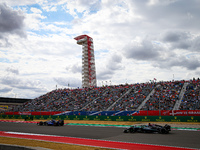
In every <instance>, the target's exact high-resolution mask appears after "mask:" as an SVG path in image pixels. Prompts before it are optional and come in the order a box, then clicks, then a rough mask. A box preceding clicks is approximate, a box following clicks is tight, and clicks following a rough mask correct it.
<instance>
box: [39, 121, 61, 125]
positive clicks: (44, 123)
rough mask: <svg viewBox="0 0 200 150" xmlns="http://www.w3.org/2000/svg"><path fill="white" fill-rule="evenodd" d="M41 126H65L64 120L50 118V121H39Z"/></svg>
mask: <svg viewBox="0 0 200 150" xmlns="http://www.w3.org/2000/svg"><path fill="white" fill-rule="evenodd" d="M37 125H39V126H43V125H44V126H63V125H64V120H58V121H56V120H49V121H44V122H43V121H40V122H38V123H37Z"/></svg>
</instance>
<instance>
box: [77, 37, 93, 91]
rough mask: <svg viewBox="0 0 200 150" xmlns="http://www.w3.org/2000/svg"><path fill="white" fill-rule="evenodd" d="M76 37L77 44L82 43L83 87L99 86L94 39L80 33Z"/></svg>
mask: <svg viewBox="0 0 200 150" xmlns="http://www.w3.org/2000/svg"><path fill="white" fill-rule="evenodd" d="M74 39H75V40H77V44H79V45H82V87H83V88H85V87H94V86H97V81H96V69H95V59H94V48H93V39H92V38H91V37H89V36H88V35H80V36H77V37H75V38H74Z"/></svg>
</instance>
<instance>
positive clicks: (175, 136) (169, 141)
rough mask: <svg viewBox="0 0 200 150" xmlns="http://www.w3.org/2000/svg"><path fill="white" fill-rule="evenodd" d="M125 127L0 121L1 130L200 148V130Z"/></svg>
mask: <svg viewBox="0 0 200 150" xmlns="http://www.w3.org/2000/svg"><path fill="white" fill-rule="evenodd" d="M123 130H124V128H118V127H91V126H71V125H65V126H62V127H54V126H37V125H36V124H27V123H11V122H0V131H12V132H23V133H37V134H48V135H59V136H68V137H79V138H89V139H101V140H111V141H122V142H131V143H142V144H153V145H165V146H176V147H187V148H196V149H200V131H185V130H181V131H179V130H172V131H171V132H170V133H169V134H158V133H133V134H131V133H123Z"/></svg>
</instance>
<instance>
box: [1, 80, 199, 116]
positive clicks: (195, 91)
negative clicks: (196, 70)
mask: <svg viewBox="0 0 200 150" xmlns="http://www.w3.org/2000/svg"><path fill="white" fill-rule="evenodd" d="M199 93H200V80H199V78H198V79H197V80H195V79H193V80H189V81H184V80H182V81H164V82H157V83H156V82H152V83H141V84H125V85H113V86H105V87H93V88H83V89H66V88H65V89H56V90H53V91H51V92H49V93H46V94H44V95H42V96H40V97H37V98H35V99H33V100H26V101H24V100H21V101H20V102H21V103H20V104H21V105H18V106H16V105H15V106H13V107H12V108H10V111H14V112H28V111H29V112H32V111H36V112H37V111H60V112H65V111H87V112H89V111H98V112H100V111H141V110H144V111H145V110H146V111H150V110H200V95H199ZM2 100H3V99H2ZM11 100H13V99H11ZM11 100H10V101H11ZM13 101H16V99H15V100H13ZM16 102H17V101H16ZM18 102H19V99H18Z"/></svg>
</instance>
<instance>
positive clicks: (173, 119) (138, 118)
mask: <svg viewBox="0 0 200 150" xmlns="http://www.w3.org/2000/svg"><path fill="white" fill-rule="evenodd" d="M0 119H25V120H51V119H55V120H61V119H62V120H91V121H131V122H136V121H140V122H193V123H195V122H200V116H85V115H61V116H55V115H54V116H48V115H45V116H42V115H39V116H38V115H37V116H33V115H0Z"/></svg>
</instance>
